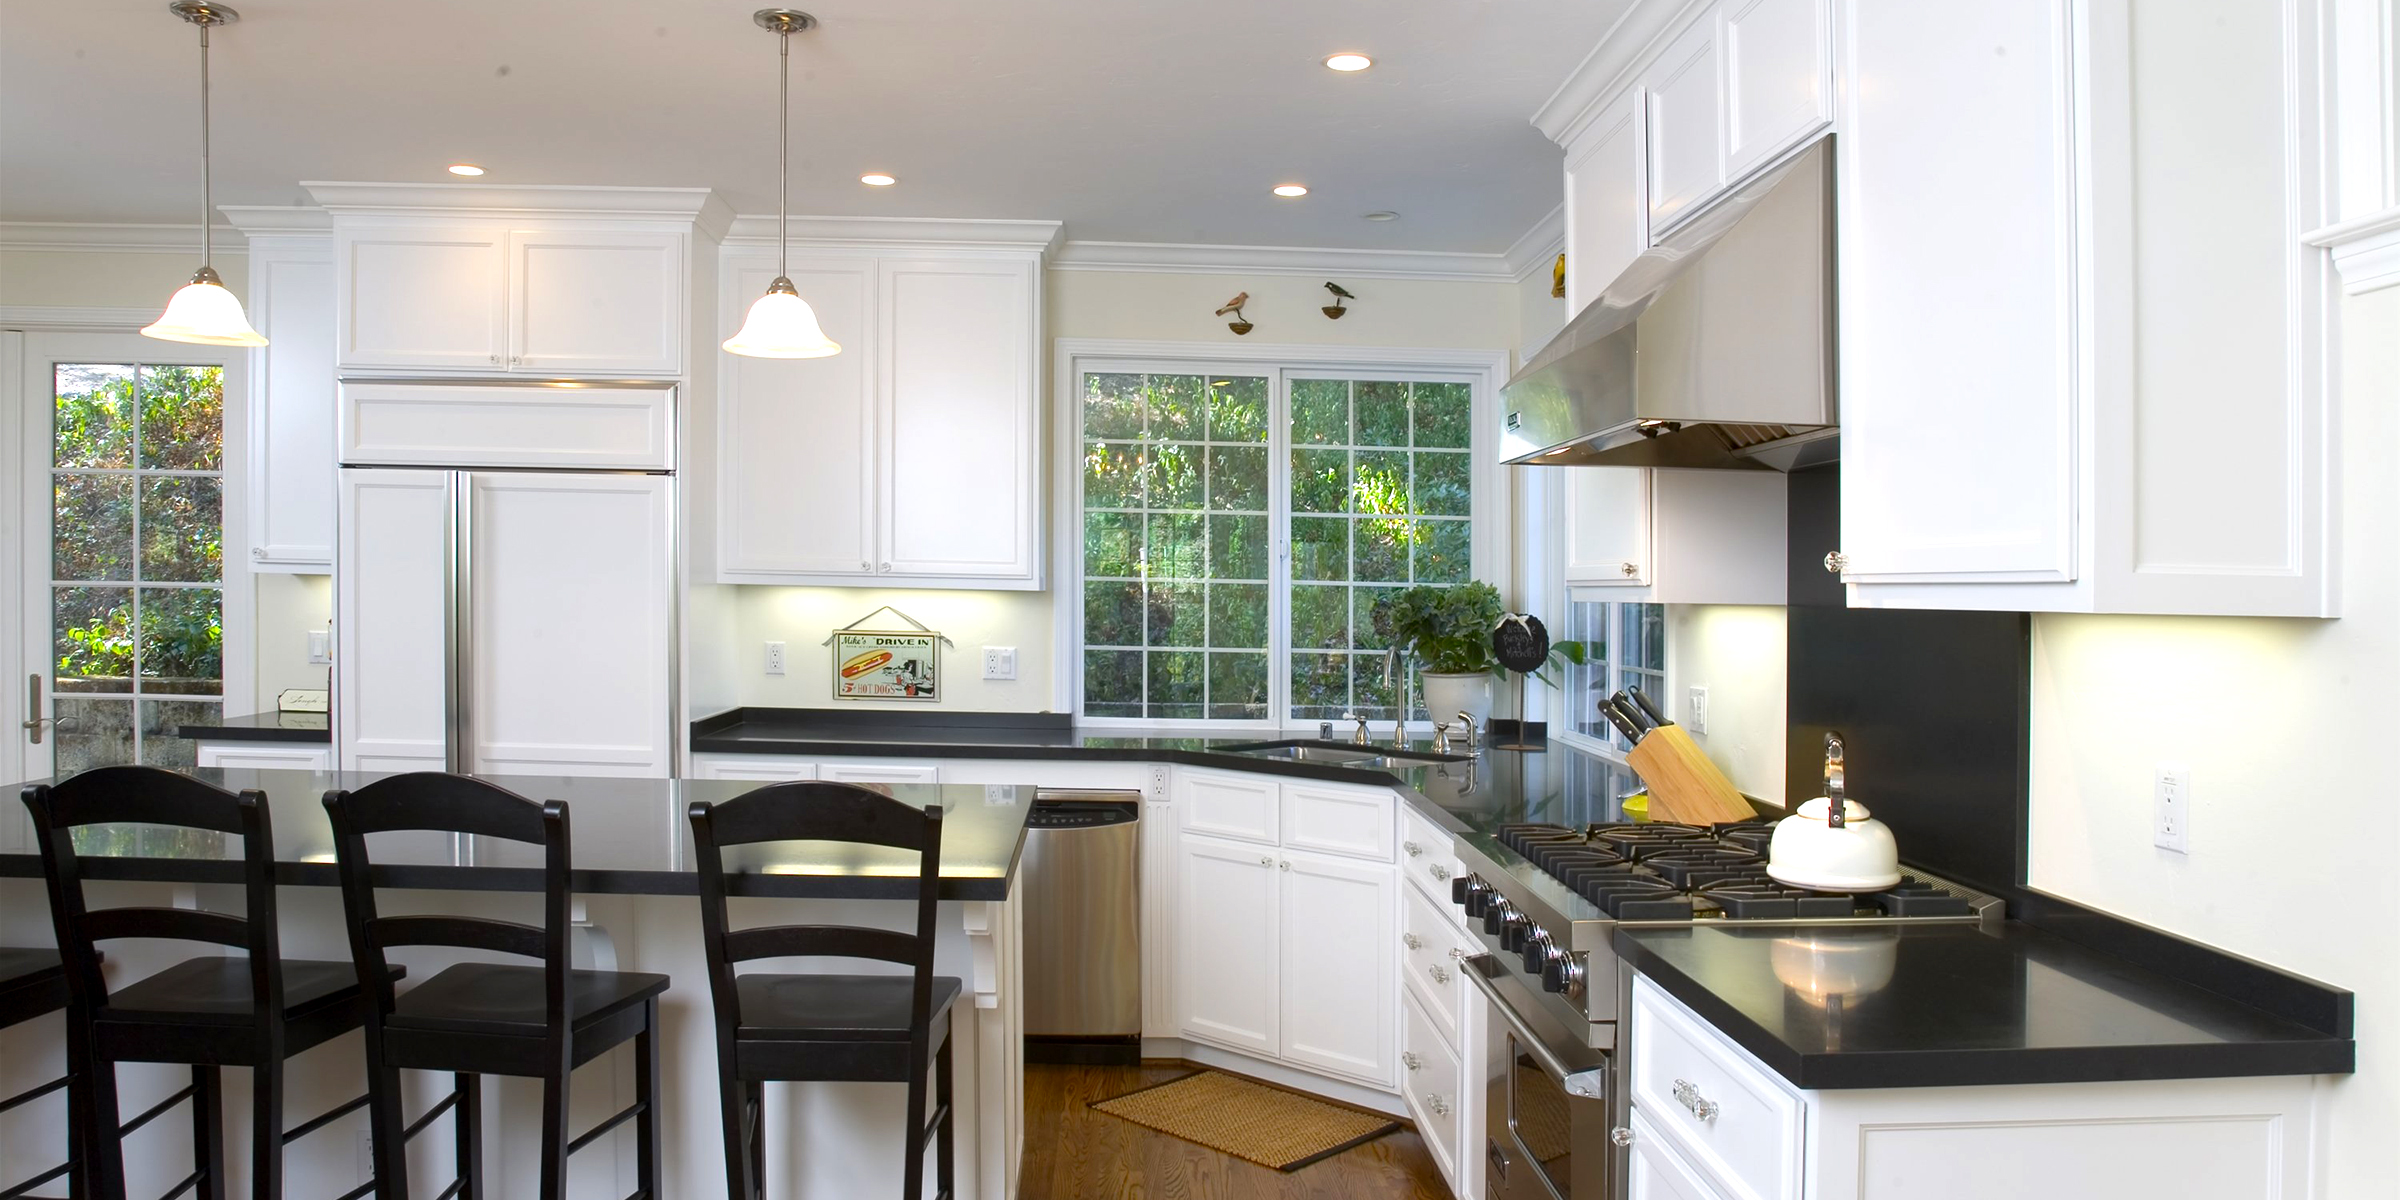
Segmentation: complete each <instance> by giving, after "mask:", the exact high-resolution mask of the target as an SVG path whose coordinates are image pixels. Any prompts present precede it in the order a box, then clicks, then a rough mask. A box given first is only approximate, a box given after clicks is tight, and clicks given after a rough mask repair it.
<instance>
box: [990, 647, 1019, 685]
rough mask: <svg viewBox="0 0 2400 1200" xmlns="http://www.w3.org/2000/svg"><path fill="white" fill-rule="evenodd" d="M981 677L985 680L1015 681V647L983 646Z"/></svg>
mask: <svg viewBox="0 0 2400 1200" xmlns="http://www.w3.org/2000/svg"><path fill="white" fill-rule="evenodd" d="M983 677H984V678H985V679H1015V678H1016V677H1017V648H1016V647H1015V646H985V647H984V648H983Z"/></svg>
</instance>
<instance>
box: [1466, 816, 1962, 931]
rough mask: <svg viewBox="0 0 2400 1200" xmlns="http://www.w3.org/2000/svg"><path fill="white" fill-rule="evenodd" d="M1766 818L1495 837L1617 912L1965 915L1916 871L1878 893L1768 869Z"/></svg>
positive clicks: (1517, 828) (1511, 832)
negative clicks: (1817, 884) (1810, 885)
mask: <svg viewBox="0 0 2400 1200" xmlns="http://www.w3.org/2000/svg"><path fill="white" fill-rule="evenodd" d="M1774 831H1775V827H1774V824H1773V823H1772V822H1768V821H1736V822H1729V823H1727V824H1723V825H1717V826H1714V827H1703V826H1699V825H1668V824H1649V825H1592V826H1587V827H1585V828H1583V829H1569V828H1567V827H1566V826H1563V825H1530V824H1529V825H1508V826H1503V827H1502V828H1501V830H1500V843H1501V844H1502V845H1504V846H1507V847H1508V848H1509V849H1511V850H1514V851H1516V852H1517V853H1519V854H1522V855H1524V856H1525V859H1526V861H1528V862H1531V863H1532V864H1533V865H1534V866H1536V867H1539V868H1541V869H1542V870H1543V871H1544V872H1546V873H1548V874H1549V875H1550V876H1552V877H1553V878H1555V879H1557V880H1558V881H1559V882H1560V883H1562V884H1564V885H1566V887H1567V888H1568V890H1570V891H1573V892H1574V893H1575V894H1576V895H1578V896H1581V897H1583V898H1584V899H1585V900H1587V901H1590V902H1591V904H1592V905H1593V906H1594V907H1596V908H1598V909H1599V910H1600V911H1602V912H1604V913H1607V914H1608V915H1609V916H1611V917H1613V918H1615V919H1617V920H1620V921H1683V920H1692V919H1694V918H1709V919H1724V920H1735V921H1744V920H1751V921H1755V920H1778V919H1780V920H1794V919H1799V920H1822V919H1838V918H1849V917H1963V916H1968V915H1970V914H1972V912H1973V911H1974V909H1973V906H1972V905H1971V904H1970V903H1969V901H1968V899H1967V897H1965V896H1962V895H1959V894H1957V893H1956V892H1954V891H1952V890H1950V889H1948V888H1946V887H1943V886H1941V885H1940V884H1934V883H1927V882H1924V881H1922V880H1919V879H1917V878H1916V877H1914V876H1903V877H1902V878H1901V880H1900V883H1899V884H1898V885H1897V886H1895V887H1891V888H1887V889H1885V890H1883V891H1879V892H1866V893H1860V894H1857V895H1851V894H1847V893H1842V892H1812V891H1808V890H1805V889H1802V888H1796V887H1792V886H1790V885H1788V884H1783V883H1779V882H1777V881H1775V880H1774V879H1771V878H1769V877H1768V875H1767V859H1766V853H1767V846H1768V843H1769V842H1770V841H1771V840H1772V839H1773V837H1774Z"/></svg>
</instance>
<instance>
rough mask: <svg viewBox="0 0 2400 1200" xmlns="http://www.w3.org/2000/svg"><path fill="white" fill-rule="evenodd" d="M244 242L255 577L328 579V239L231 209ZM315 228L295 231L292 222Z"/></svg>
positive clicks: (248, 508) (275, 217) (268, 215)
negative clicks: (251, 333)
mask: <svg viewBox="0 0 2400 1200" xmlns="http://www.w3.org/2000/svg"><path fill="white" fill-rule="evenodd" d="M227 214H228V215H229V216H230V217H231V218H232V219H233V220H234V222H235V224H236V225H237V226H239V227H240V228H242V229H243V231H244V232H245V233H247V234H249V241H250V319H251V320H252V321H254V322H256V323H257V325H258V329H259V331H260V332H261V333H264V334H266V335H267V344H266V345H264V346H261V347H259V348H257V349H255V350H252V351H251V352H250V356H251V357H250V394H249V396H248V397H246V398H245V399H246V403H247V405H248V415H249V421H248V427H249V456H250V457H249V464H248V467H247V469H246V470H245V471H244V476H245V480H244V486H245V487H246V488H247V489H248V496H247V503H246V504H245V505H244V511H245V512H246V513H247V520H248V523H249V527H250V567H251V569H252V570H255V571H276V572H295V573H309V574H325V573H329V572H331V571H332V570H333V542H334V538H333V528H334V383H333V379H334V368H333V294H334V282H333V274H334V272H333V239H332V236H331V233H330V230H329V229H328V228H327V227H325V226H324V225H323V224H322V222H323V214H321V213H310V212H309V211H308V210H291V209H275V210H268V209H247V208H234V209H228V210H227ZM308 217H313V218H314V219H315V221H314V223H315V224H316V227H315V228H313V229H311V228H298V229H295V228H292V227H291V225H292V223H293V222H294V221H300V222H302V224H303V225H306V224H308V223H309V222H308V221H307V218H308Z"/></svg>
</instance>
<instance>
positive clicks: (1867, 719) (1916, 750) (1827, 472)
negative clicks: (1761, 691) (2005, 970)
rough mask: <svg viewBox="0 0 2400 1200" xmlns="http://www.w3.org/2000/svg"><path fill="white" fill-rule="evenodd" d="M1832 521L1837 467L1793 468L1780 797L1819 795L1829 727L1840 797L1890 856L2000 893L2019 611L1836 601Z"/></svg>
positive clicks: (2018, 842)
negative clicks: (1837, 752) (1892, 849)
mask: <svg viewBox="0 0 2400 1200" xmlns="http://www.w3.org/2000/svg"><path fill="white" fill-rule="evenodd" d="M1841 524H1842V518H1841V467H1840V465H1839V464H1832V465H1827V466H1822V467H1813V468H1810V469H1808V470H1805V471H1795V472H1793V473H1792V475H1791V552H1790V553H1791V561H1790V571H1791V588H1790V599H1791V614H1790V626H1789V632H1788V636H1789V646H1790V649H1789V653H1788V662H1787V664H1786V672H1785V678H1786V683H1785V688H1786V694H1785V704H1786V710H1787V713H1788V719H1789V726H1790V728H1789V731H1788V736H1787V743H1786V745H1787V749H1786V750H1785V770H1784V778H1785V781H1786V782H1785V791H1786V792H1787V793H1788V795H1787V797H1786V798H1787V800H1788V801H1789V802H1790V803H1792V804H1798V803H1800V802H1801V801H1804V800H1807V799H1809V798H1810V797H1812V796H1818V795H1822V794H1823V793H1824V786H1823V783H1824V762H1825V733H1826V731H1827V730H1829V729H1830V730H1838V731H1840V733H1841V735H1842V738H1843V741H1844V743H1845V746H1846V749H1847V753H1848V784H1849V789H1850V796H1851V798H1852V799H1854V800H1857V801H1858V802H1859V803H1861V804H1864V805H1866V806H1867V807H1868V808H1870V809H1872V810H1874V813H1875V816H1876V818H1877V819H1878V820H1881V821H1884V822H1886V823H1888V824H1889V825H1890V826H1891V827H1892V834H1893V836H1894V837H1896V838H1898V839H1899V842H1900V854H1901V857H1902V858H1904V859H1906V860H1907V861H1909V862H1910V863H1913V864H1916V865H1918V866H1921V867H1923V868H1924V869H1926V870H1928V871H1931V872H1933V873H1934V874H1937V875H1942V876H1946V877H1948V878H1951V879H1955V880H1957V881H1958V882H1960V883H1963V884H1967V885H1968V886H1971V887H1975V888H1978V889H1981V890H1983V891H1987V892H1991V893H1993V894H1995V895H2002V896H2013V895H2014V894H2015V893H2016V892H2017V889H2018V883H2019V881H2020V880H2022V879H2023V878H2024V854H2025V832H2026V828H2025V826H2026V821H2025V797H2026V769H2027V768H2026V746H2027V725H2028V718H2029V713H2030V712H2031V709H2030V706H2029V703H2028V701H2029V687H2030V683H2029V661H2030V660H2029V655H2030V651H2031V644H2032V629H2033V624H2032V618H2030V617H2028V616H2027V615H2026V614H2024V613H1985V612H1924V611H1891V610H1882V609H1854V608H1847V607H1844V605H1843V591H1842V585H1841V581H1840V580H1839V579H1837V578H1835V577H1834V576H1833V575H1832V574H1830V573H1829V572H1827V571H1826V570H1825V566H1824V560H1825V556H1826V554H1828V553H1830V552H1831V551H1832V550H1833V549H1834V548H1835V547H1837V546H1839V545H1840V544H1841Z"/></svg>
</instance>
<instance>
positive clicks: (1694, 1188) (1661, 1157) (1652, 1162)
mask: <svg viewBox="0 0 2400 1200" xmlns="http://www.w3.org/2000/svg"><path fill="white" fill-rule="evenodd" d="M1631 1128H1632V1129H1633V1142H1632V1144H1631V1146H1630V1147H1629V1148H1628V1151H1627V1154H1626V1161H1625V1195H1626V1197H1627V1200H1720V1193H1719V1192H1718V1191H1717V1190H1716V1189H1715V1188H1712V1187H1710V1186H1708V1181H1707V1180H1705V1179H1702V1178H1701V1177H1700V1173H1699V1172H1697V1171H1695V1170H1693V1169H1692V1167H1691V1164H1689V1163H1686V1162H1685V1161H1683V1156H1682V1155H1679V1154H1677V1153H1675V1148H1674V1147H1673V1146H1670V1145H1668V1144H1667V1139H1666V1137H1665V1136H1664V1135H1663V1134H1661V1133H1659V1131H1658V1126H1656V1125H1653V1124H1651V1123H1650V1122H1649V1121H1648V1120H1647V1119H1646V1118H1644V1117H1643V1115H1642V1112H1641V1110H1640V1109H1635V1110H1634V1113H1633V1121H1632V1122H1631Z"/></svg>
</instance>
